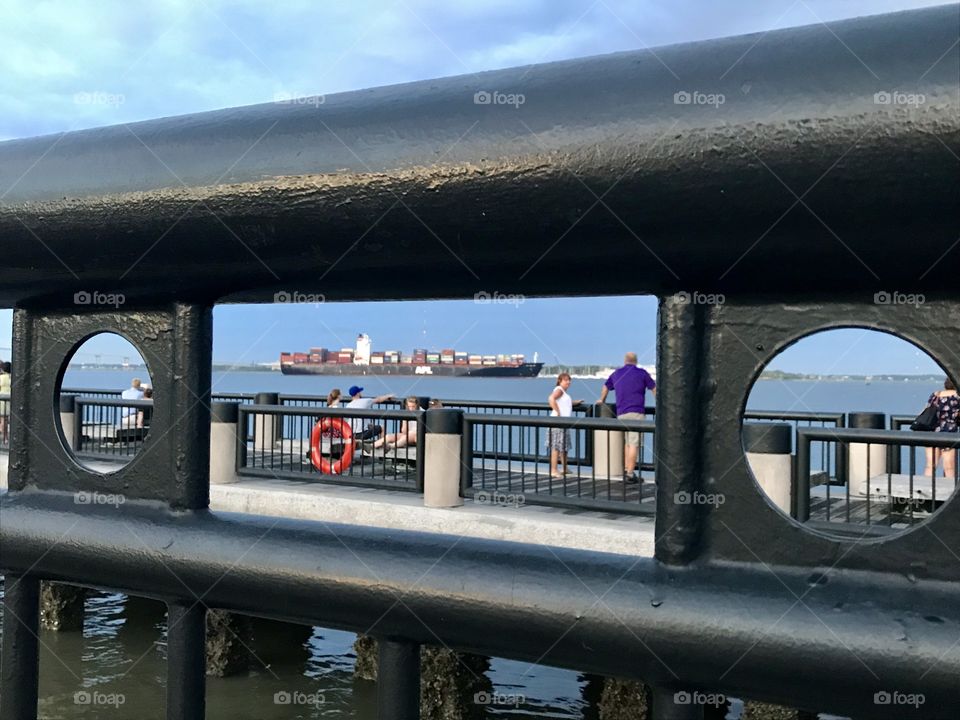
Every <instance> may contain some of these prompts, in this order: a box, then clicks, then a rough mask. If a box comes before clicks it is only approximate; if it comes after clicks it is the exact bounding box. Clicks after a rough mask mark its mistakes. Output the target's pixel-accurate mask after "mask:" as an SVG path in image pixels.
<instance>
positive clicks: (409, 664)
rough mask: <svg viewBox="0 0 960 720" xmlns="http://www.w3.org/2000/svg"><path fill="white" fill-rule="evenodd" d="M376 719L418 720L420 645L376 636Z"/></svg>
mask: <svg viewBox="0 0 960 720" xmlns="http://www.w3.org/2000/svg"><path fill="white" fill-rule="evenodd" d="M377 644H378V646H379V652H380V655H379V659H378V662H377V720H419V718H420V644H419V643H415V642H411V641H409V640H398V639H393V638H379V639H378V643H377Z"/></svg>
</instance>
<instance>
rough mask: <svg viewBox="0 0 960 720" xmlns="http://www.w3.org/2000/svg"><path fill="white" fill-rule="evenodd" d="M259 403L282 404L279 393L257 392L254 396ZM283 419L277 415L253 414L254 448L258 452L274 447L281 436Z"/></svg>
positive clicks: (255, 401)
mask: <svg viewBox="0 0 960 720" xmlns="http://www.w3.org/2000/svg"><path fill="white" fill-rule="evenodd" d="M254 403H256V404H257V405H280V394H279V393H268V392H262V393H257V396H256V397H255V398H254ZM282 422H283V421H282V419H281V418H279V417H277V416H276V415H260V414H258V415H254V416H253V449H254V451H256V452H262V451H269V450H272V449H273V445H274V443H275V442H276V441H277V438H279V437H280V430H281V428H282Z"/></svg>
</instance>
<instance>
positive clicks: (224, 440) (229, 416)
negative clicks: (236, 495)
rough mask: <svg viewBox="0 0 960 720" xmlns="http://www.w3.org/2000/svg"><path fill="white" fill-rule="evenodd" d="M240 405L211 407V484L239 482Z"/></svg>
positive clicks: (221, 404)
mask: <svg viewBox="0 0 960 720" xmlns="http://www.w3.org/2000/svg"><path fill="white" fill-rule="evenodd" d="M238 407H239V406H238V404H237V403H230V402H215V403H212V404H211V405H210V484H211V485H225V484H226V483H232V482H236V480H237V442H239V439H238V438H239V435H238V433H237V419H238V418H239V412H238Z"/></svg>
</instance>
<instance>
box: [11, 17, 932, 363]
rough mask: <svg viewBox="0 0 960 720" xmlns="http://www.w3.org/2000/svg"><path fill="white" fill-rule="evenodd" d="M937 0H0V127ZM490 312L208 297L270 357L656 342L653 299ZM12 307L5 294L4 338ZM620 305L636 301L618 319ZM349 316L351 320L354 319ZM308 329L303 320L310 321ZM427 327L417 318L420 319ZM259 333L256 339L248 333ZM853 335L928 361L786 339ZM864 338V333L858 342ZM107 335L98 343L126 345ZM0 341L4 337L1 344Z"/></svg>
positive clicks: (364, 82) (226, 354) (536, 304)
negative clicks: (376, 349)
mask: <svg viewBox="0 0 960 720" xmlns="http://www.w3.org/2000/svg"><path fill="white" fill-rule="evenodd" d="M937 4H942V3H939V2H929V1H926V0H696V1H691V0H528V1H525V0H482V1H480V0H458V1H457V2H449V0H444V1H441V0H396V1H391V0H382V1H373V0H354V1H353V2H347V3H340V2H317V1H316V0H281V1H280V2H276V3H265V2H262V1H261V0H258V1H256V2H254V1H253V0H233V1H229V0H153V2H149V3H146V2H121V1H119V0H96V1H94V0H75V1H73V2H66V1H65V0H63V1H54V2H49V1H48V2H45V1H43V0H40V1H37V0H0V48H2V51H0V140H6V139H15V138H21V137H31V136H36V135H43V134H48V133H56V132H62V131H66V130H76V129H81V128H86V127H95V126H100V125H111V124H118V123H126V122H132V121H137V120H145V119H149V118H155V117H162V116H169V115H181V114H185V113H193V112H202V111H205V110H213V109H217V108H225V107H235V106H241V105H249V104H254V103H262V102H270V101H273V100H274V99H275V98H277V97H283V96H291V95H292V96H306V95H317V94H332V93H335V92H341V91H346V90H353V89H359V88H365V87H372V86H377V85H389V84H394V83H400V82H407V81H413V80H421V79H426V78H432V77H440V76H446V75H458V74H463V73H469V72H476V71H481V70H491V69H495V68H503V67H511V66H516V65H525V64H530V63H540V62H550V61H554V60H562V59H567V58H573V57H580V56H586V55H595V54H601V53H609V52H616V51H621V50H638V49H645V48H649V47H656V46H660V45H666V44H671V43H678V42H686V41H692V40H701V39H707V38H712V37H722V36H727V35H739V34H744V33H751V32H764V31H767V30H771V29H775V28H781V27H790V26H795V25H808V24H821V25H822V27H823V32H824V33H829V32H830V29H829V23H830V22H831V21H835V20H838V19H843V18H849V17H856V16H860V15H872V14H878V13H884V12H892V11H897V10H904V9H909V8H916V7H923V6H929V5H937ZM484 312H485V314H481V313H478V312H477V310H476V307H475V306H473V304H472V303H466V304H464V303H446V302H443V303H440V302H435V303H429V304H428V303H415V304H414V303H408V304H404V305H399V304H379V305H365V306H353V308H352V309H351V313H350V314H351V317H352V318H353V321H352V322H349V323H345V322H344V321H343V315H344V314H343V312H342V306H340V307H339V308H338V307H332V306H327V307H321V308H315V307H312V306H311V307H267V308H263V307H230V308H218V309H217V311H216V315H215V318H216V323H217V325H216V338H215V356H216V357H217V358H220V359H239V358H241V357H243V358H244V359H246V360H256V361H261V360H270V359H274V358H275V357H276V355H277V353H278V352H279V351H280V350H282V349H287V350H292V349H300V348H302V347H306V346H308V345H336V344H338V341H337V340H336V339H335V338H336V337H337V336H338V335H339V334H340V333H342V334H343V335H344V336H345V337H347V338H349V337H352V336H353V335H355V333H356V332H358V331H361V330H364V331H367V332H369V333H370V334H371V335H373V336H374V337H375V338H379V339H381V340H382V342H378V344H380V345H381V347H383V346H384V345H386V344H389V345H390V346H391V347H399V348H403V349H407V348H411V347H412V346H413V345H415V344H420V341H421V340H423V339H424V338H427V340H428V342H436V343H437V345H438V346H439V345H440V344H442V343H447V342H451V341H452V340H454V339H457V338H455V337H452V336H451V335H460V334H461V332H462V324H461V325H460V326H459V327H460V328H461V329H460V331H458V332H453V331H452V330H450V329H449V328H448V327H447V326H448V325H450V323H449V322H448V321H449V319H450V318H453V317H457V318H458V319H462V318H463V316H464V315H471V313H477V319H476V323H475V324H474V326H473V327H472V329H470V330H469V331H468V332H467V336H466V337H463V338H460V342H459V344H460V345H461V346H470V348H471V349H475V350H476V351H478V352H525V353H527V354H528V355H532V354H533V352H534V351H537V352H539V353H540V354H541V357H544V358H548V359H550V360H551V361H553V360H554V359H557V360H559V361H561V362H567V363H581V362H613V361H614V360H615V359H616V358H617V357H618V356H620V355H621V353H622V350H623V349H624V348H625V347H632V348H635V349H637V351H638V352H643V351H645V350H646V349H648V348H650V353H651V356H652V346H653V341H654V318H655V304H654V302H653V301H652V299H647V298H642V299H638V298H619V299H617V298H610V299H605V300H599V299H597V300H587V301H573V300H552V301H546V300H542V301H528V302H527V303H524V304H523V305H519V306H518V305H514V306H505V307H500V308H496V309H494V310H491V309H490V308H486V309H485V310H484ZM9 318H10V313H9V311H0V347H9V345H10V341H9V337H10V329H9V328H10V322H9ZM623 318H630V321H629V322H626V323H625V322H624V321H623ZM348 325H349V327H347V326H348ZM305 330H306V332H305ZM425 333H426V334H425ZM254 339H255V340H254ZM854 341H856V342H857V343H858V347H859V348H864V349H866V350H867V351H868V352H865V353H861V352H857V353H851V354H850V355H851V357H850V358H849V359H847V360H844V364H843V366H842V367H838V368H835V370H836V371H840V372H883V371H889V372H912V371H917V370H928V369H930V366H929V365H926V364H923V363H919V361H918V360H917V359H916V358H915V357H914V354H913V351H912V350H910V349H904V350H902V351H895V350H893V349H892V348H891V347H890V345H889V343H888V342H887V341H886V340H879V339H878V340H873V341H871V340H869V339H867V340H864V339H863V338H860V336H859V334H857V335H856V340H854V336H853V335H849V336H847V337H846V339H840V340H832V341H830V343H831V344H829V345H825V346H822V347H821V346H817V347H814V346H815V345H816V343H813V342H811V343H809V345H810V347H811V350H810V351H809V353H807V352H802V353H794V355H795V356H797V360H795V361H793V360H791V361H790V364H791V365H792V366H795V367H793V368H791V369H806V370H816V369H817V367H818V366H817V358H818V357H822V354H823V352H824V351H825V350H824V349H826V350H828V351H830V352H832V353H833V355H834V356H836V355H838V354H839V353H840V351H842V350H843V349H844V348H845V347H846V346H849V345H850V344H852V343H853V342H854ZM863 343H866V345H864V344H863ZM118 348H119V346H111V345H110V343H109V342H107V341H102V342H101V344H100V345H99V346H98V349H100V350H101V351H102V352H107V353H109V352H111V351H115V352H122V351H121V350H119V349H118ZM0 354H3V355H6V351H4V350H0Z"/></svg>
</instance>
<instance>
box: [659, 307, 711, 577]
mask: <svg viewBox="0 0 960 720" xmlns="http://www.w3.org/2000/svg"><path fill="white" fill-rule="evenodd" d="M703 310H704V307H703V306H702V305H697V304H695V303H688V302H684V301H683V300H682V299H681V298H678V297H665V298H661V300H660V309H659V312H658V322H657V325H658V328H657V413H656V415H655V418H656V437H657V454H656V458H655V466H656V470H655V471H654V476H655V477H656V480H657V517H656V531H655V532H656V558H657V560H659V561H660V562H663V563H667V564H685V563H688V562H690V561H691V560H693V559H694V558H695V557H696V555H697V553H698V551H699V546H700V542H701V537H702V533H703V528H702V517H701V509H700V508H698V506H697V505H695V504H694V503H678V502H676V500H675V498H677V497H678V496H679V495H681V494H684V493H686V494H688V495H692V494H694V493H696V492H699V491H700V489H701V483H702V481H703V478H702V476H701V472H700V470H701V467H702V463H703V447H702V445H701V441H702V439H703V432H702V431H701V428H702V418H701V415H700V404H701V402H702V401H701V397H700V393H699V392H698V388H699V387H700V382H701V369H702V362H703V358H702V343H703V341H704V340H703V337H704V329H703V328H704V321H703V317H702V314H701V313H702V312H703Z"/></svg>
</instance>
